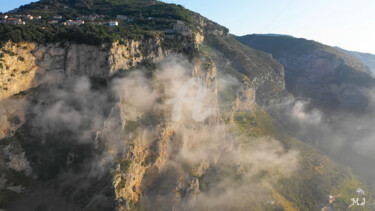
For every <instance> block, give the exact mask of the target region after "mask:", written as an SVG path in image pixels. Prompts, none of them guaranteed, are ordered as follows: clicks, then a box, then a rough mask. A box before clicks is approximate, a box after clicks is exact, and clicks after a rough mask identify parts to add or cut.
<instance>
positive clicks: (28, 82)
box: [0, 42, 38, 100]
mask: <svg viewBox="0 0 375 211" xmlns="http://www.w3.org/2000/svg"><path fill="white" fill-rule="evenodd" d="M35 47H36V45H35V44H32V43H21V44H15V43H11V42H8V43H6V44H5V45H4V47H3V48H2V49H0V54H1V55H2V58H1V60H0V73H1V82H0V83H1V84H0V100H2V99H5V98H7V97H9V96H11V95H13V94H16V93H19V92H20V91H24V90H27V89H29V88H31V87H33V86H35V85H36V83H35V80H34V79H35V75H36V71H37V69H38V66H37V65H36V64H35V60H36V59H35V57H34V56H33V55H32V54H31V51H32V50H33V49H35Z"/></svg>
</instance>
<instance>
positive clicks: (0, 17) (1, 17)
mask: <svg viewBox="0 0 375 211" xmlns="http://www.w3.org/2000/svg"><path fill="white" fill-rule="evenodd" d="M0 19H2V20H6V19H8V15H1V16H0Z"/></svg>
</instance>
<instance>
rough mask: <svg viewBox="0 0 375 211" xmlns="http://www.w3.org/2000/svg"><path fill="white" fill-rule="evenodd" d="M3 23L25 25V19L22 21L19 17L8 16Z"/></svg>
mask: <svg viewBox="0 0 375 211" xmlns="http://www.w3.org/2000/svg"><path fill="white" fill-rule="evenodd" d="M5 23H9V24H14V25H25V21H22V19H21V18H8V19H7V20H6V22H5Z"/></svg>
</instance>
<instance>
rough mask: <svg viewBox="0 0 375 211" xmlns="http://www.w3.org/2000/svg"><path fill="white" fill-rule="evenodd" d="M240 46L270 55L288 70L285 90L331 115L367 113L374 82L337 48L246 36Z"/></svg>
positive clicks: (287, 38)
mask: <svg viewBox="0 0 375 211" xmlns="http://www.w3.org/2000/svg"><path fill="white" fill-rule="evenodd" d="M237 40H238V41H240V42H241V43H243V44H245V45H248V46H250V47H252V48H255V49H257V50H261V51H264V52H267V53H270V54H271V55H272V57H273V58H275V59H276V60H277V61H279V62H280V63H281V64H283V66H284V67H285V80H286V89H287V90H288V91H289V92H291V93H292V94H294V95H295V96H299V97H305V98H311V99H312V100H313V102H314V103H315V105H316V106H318V107H320V108H321V109H329V110H330V111H329V112H331V111H334V110H337V109H343V110H346V111H353V110H357V111H365V110H366V109H367V107H368V104H369V97H368V96H367V94H366V93H365V92H363V91H364V90H368V89H371V88H372V87H373V86H374V84H375V79H374V78H373V77H372V75H371V71H370V69H368V67H366V66H365V65H364V64H363V63H362V62H361V61H360V60H358V59H356V58H354V57H352V56H350V55H347V54H345V53H343V52H341V51H339V50H337V49H336V48H333V47H329V46H326V45H323V44H320V43H317V42H315V41H310V40H306V39H298V38H294V37H291V36H268V35H246V36H243V37H237Z"/></svg>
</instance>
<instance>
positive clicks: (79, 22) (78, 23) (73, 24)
mask: <svg viewBox="0 0 375 211" xmlns="http://www.w3.org/2000/svg"><path fill="white" fill-rule="evenodd" d="M65 23H66V25H67V26H79V25H82V24H85V21H82V20H78V21H73V20H67V21H66V22H65Z"/></svg>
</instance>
